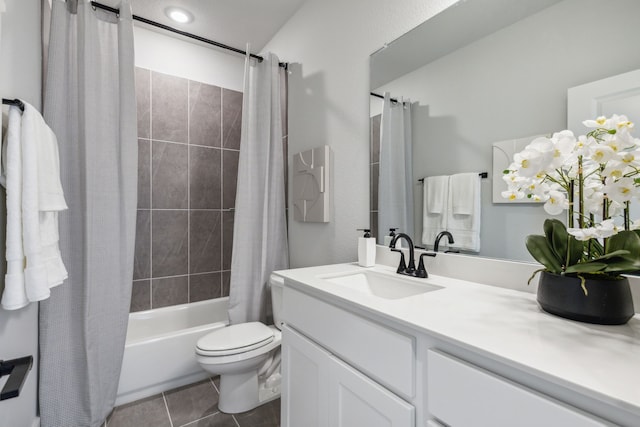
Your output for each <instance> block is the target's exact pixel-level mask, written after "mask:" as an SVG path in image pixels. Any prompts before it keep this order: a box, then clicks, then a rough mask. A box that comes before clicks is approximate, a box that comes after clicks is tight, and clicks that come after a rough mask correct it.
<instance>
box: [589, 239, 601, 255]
mask: <svg viewBox="0 0 640 427" xmlns="http://www.w3.org/2000/svg"><path fill="white" fill-rule="evenodd" d="M587 243H590V244H591V251H590V252H589V257H590V258H597V257H599V256H602V255H604V246H602V243H600V242H599V241H597V240H596V239H591V240H589V241H588V242H587Z"/></svg>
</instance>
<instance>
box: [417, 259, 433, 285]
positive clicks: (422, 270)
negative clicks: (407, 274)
mask: <svg viewBox="0 0 640 427" xmlns="http://www.w3.org/2000/svg"><path fill="white" fill-rule="evenodd" d="M426 256H430V257H435V256H436V254H435V253H432V252H424V253H422V254H420V262H419V263H418V269H417V270H416V277H421V278H423V279H426V278H427V277H429V273H427V269H426V268H425V266H424V257H426Z"/></svg>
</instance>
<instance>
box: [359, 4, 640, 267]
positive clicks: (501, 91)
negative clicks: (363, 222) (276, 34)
mask: <svg viewBox="0 0 640 427" xmlns="http://www.w3.org/2000/svg"><path fill="white" fill-rule="evenodd" d="M638 16H640V2H638V1H637V0H611V1H607V2H601V1H599V0H536V1H531V0H466V1H461V2H458V3H456V4H454V5H453V6H451V7H450V8H448V9H446V10H445V11H443V12H442V13H440V14H438V15H436V16H434V17H433V18H431V19H429V20H427V21H426V22H424V23H423V24H421V25H419V26H418V27H416V28H415V29H413V30H412V31H410V32H409V33H407V34H405V35H404V36H402V37H400V38H399V39H397V40H395V41H393V42H391V43H389V44H388V45H386V46H385V47H384V48H382V49H380V50H379V51H377V52H376V53H374V54H373V55H372V56H371V58H370V81H371V91H372V92H374V93H377V94H383V93H384V92H389V93H390V95H391V97H392V98H396V99H398V100H400V99H404V100H405V101H406V100H410V102H411V111H412V112H411V119H412V125H411V133H412V143H411V148H412V152H413V153H412V157H411V162H410V164H411V167H410V168H408V169H412V174H411V182H412V183H413V184H412V193H413V200H414V201H415V203H413V206H408V209H409V210H410V211H412V212H413V229H414V232H413V235H412V237H413V238H414V241H415V243H416V244H417V245H421V246H426V245H430V244H432V243H433V242H423V240H422V201H423V187H422V184H421V183H420V182H419V181H418V180H419V179H421V178H424V177H429V176H438V175H453V174H458V173H464V172H478V173H480V172H489V178H488V179H482V180H480V188H481V203H480V205H481V208H480V210H481V223H480V242H481V244H480V251H479V254H480V255H482V256H486V257H494V258H507V259H517V260H532V259H531V256H530V255H529V254H528V252H527V251H526V248H525V245H524V241H525V237H526V236H527V235H529V234H541V233H542V223H543V222H544V219H545V218H546V214H545V212H544V210H543V209H542V207H541V206H539V205H536V204H529V203H525V204H494V203H493V202H492V178H493V177H492V176H491V175H492V144H494V143H496V142H499V141H508V140H516V139H520V138H528V137H531V139H533V136H535V135H541V134H550V133H552V132H556V131H560V130H563V129H566V128H567V91H568V89H569V88H574V87H576V86H581V85H585V84H587V83H590V82H594V81H598V80H601V79H605V78H607V77H610V76H616V75H619V74H622V73H626V72H629V71H632V70H636V69H640V54H638V53H637V51H636V49H635V47H634V45H635V42H636V41H637V40H640V26H639V25H637V17H638ZM370 105H371V107H370V118H371V140H372V148H371V183H372V185H371V226H372V228H373V229H374V230H375V231H376V236H377V237H378V238H379V243H382V241H383V240H382V239H383V237H382V236H384V235H385V234H388V230H383V229H380V230H377V226H378V224H377V218H378V215H377V213H378V212H377V210H378V205H377V204H378V188H377V182H378V174H379V159H380V149H379V143H378V141H379V135H380V129H379V126H380V113H381V111H382V101H381V100H380V99H379V98H376V97H374V96H372V97H371V104H370ZM618 113H619V114H625V112H622V111H621V112H618ZM587 118H590V117H583V119H587ZM572 130H573V131H574V132H575V133H576V134H584V133H586V132H585V129H572ZM637 134H638V132H637V131H636V136H637ZM373 141H375V142H376V143H373ZM383 183H384V182H383ZM559 218H563V217H559ZM408 228H410V227H408ZM400 231H403V230H400ZM454 237H455V236H454Z"/></svg>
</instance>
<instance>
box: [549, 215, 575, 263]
mask: <svg viewBox="0 0 640 427" xmlns="http://www.w3.org/2000/svg"><path fill="white" fill-rule="evenodd" d="M543 229H544V234H545V236H546V238H547V241H548V242H549V243H550V245H551V249H552V251H553V253H554V255H555V256H556V259H557V260H558V262H559V263H560V265H563V264H564V263H565V259H566V256H567V240H568V239H569V234H567V229H566V228H565V226H564V224H563V223H562V222H560V221H558V220H557V219H547V220H545V221H544V226H543Z"/></svg>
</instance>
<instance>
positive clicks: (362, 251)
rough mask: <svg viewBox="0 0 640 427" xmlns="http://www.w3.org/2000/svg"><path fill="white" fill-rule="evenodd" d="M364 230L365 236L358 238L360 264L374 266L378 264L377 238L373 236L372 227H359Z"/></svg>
mask: <svg viewBox="0 0 640 427" xmlns="http://www.w3.org/2000/svg"><path fill="white" fill-rule="evenodd" d="M358 230H360V231H364V236H362V237H360V238H359V239H358V265H360V266H361V267H373V266H374V265H376V238H375V237H371V229H370V228H359V229H358Z"/></svg>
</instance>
